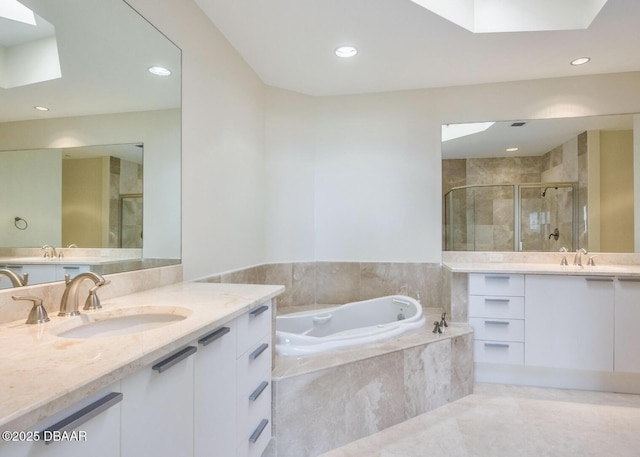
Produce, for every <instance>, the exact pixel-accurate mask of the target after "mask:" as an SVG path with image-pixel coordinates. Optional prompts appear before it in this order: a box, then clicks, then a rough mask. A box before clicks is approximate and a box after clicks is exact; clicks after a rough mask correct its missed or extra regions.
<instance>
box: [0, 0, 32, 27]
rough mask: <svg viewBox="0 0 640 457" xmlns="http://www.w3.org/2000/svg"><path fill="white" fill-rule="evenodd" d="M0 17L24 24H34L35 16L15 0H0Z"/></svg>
mask: <svg viewBox="0 0 640 457" xmlns="http://www.w3.org/2000/svg"><path fill="white" fill-rule="evenodd" d="M0 17H3V18H5V19H9V20H11V21H16V22H22V23H24V24H29V25H36V16H35V14H33V11H31V10H30V9H29V8H27V7H26V6H24V5H23V4H22V3H20V2H18V1H17V0H0Z"/></svg>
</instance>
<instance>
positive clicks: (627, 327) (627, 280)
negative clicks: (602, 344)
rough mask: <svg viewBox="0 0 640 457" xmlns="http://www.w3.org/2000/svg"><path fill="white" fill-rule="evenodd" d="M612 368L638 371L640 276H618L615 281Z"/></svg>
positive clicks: (621, 370) (639, 367) (639, 360)
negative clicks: (613, 357)
mask: <svg viewBox="0 0 640 457" xmlns="http://www.w3.org/2000/svg"><path fill="white" fill-rule="evenodd" d="M615 295H616V304H615V361H614V369H615V371H618V372H624V373H640V356H639V355H638V348H639V347H640V328H639V326H640V277H637V276H636V277H619V278H617V280H616V283H615Z"/></svg>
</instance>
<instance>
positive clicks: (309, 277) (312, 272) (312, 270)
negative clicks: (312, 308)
mask: <svg viewBox="0 0 640 457" xmlns="http://www.w3.org/2000/svg"><path fill="white" fill-rule="evenodd" d="M313 303H319V302H318V301H317V300H316V264H315V262H296V263H294V264H293V266H292V278H291V306H306V305H311V304H313Z"/></svg>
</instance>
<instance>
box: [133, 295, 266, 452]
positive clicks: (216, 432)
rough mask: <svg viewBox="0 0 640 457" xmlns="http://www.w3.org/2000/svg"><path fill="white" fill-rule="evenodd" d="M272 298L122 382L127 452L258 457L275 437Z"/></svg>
mask: <svg viewBox="0 0 640 457" xmlns="http://www.w3.org/2000/svg"><path fill="white" fill-rule="evenodd" d="M271 312H272V310H271V302H270V301H269V302H266V303H265V304H263V305H261V306H258V307H256V308H255V309H253V310H252V311H250V312H248V313H246V314H243V315H241V316H239V317H238V318H236V319H235V320H233V321H231V322H229V323H227V324H224V325H223V326H221V327H218V328H216V329H214V330H212V331H210V332H206V333H204V334H203V335H201V336H200V337H199V338H198V339H197V340H195V341H193V342H192V343H191V344H189V345H187V346H185V347H183V348H181V349H179V350H177V351H175V352H173V353H171V354H169V355H168V356H166V357H164V358H162V359H160V360H159V361H158V362H156V363H154V364H153V366H152V367H145V368H143V369H142V370H140V371H138V372H137V373H134V374H133V375H130V376H128V377H127V378H125V379H123V380H122V393H123V394H124V401H123V405H122V457H139V456H145V455H149V456H154V457H174V456H180V457H192V456H195V457H234V456H235V457H259V456H260V455H261V454H262V452H263V451H264V449H265V447H266V445H267V443H268V442H269V439H270V438H271V315H272V314H271Z"/></svg>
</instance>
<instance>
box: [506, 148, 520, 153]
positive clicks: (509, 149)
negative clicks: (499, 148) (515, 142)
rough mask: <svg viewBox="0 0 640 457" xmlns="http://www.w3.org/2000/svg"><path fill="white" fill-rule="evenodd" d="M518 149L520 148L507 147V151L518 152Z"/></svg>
mask: <svg viewBox="0 0 640 457" xmlns="http://www.w3.org/2000/svg"><path fill="white" fill-rule="evenodd" d="M517 150H518V148H507V149H506V151H507V152H516V151H517Z"/></svg>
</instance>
